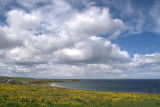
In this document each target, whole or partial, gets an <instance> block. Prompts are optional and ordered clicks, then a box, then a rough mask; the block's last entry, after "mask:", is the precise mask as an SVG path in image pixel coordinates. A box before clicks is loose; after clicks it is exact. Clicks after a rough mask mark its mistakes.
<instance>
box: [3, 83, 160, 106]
mask: <svg viewBox="0 0 160 107" xmlns="http://www.w3.org/2000/svg"><path fill="white" fill-rule="evenodd" d="M47 106H48V107H50V106H51V107H52V106H53V107H70V106H76V107H77V106H82V107H101V106H102V107H103V106H104V107H107V106H108V107H160V94H143V93H119V92H101V91H85V90H73V89H65V88H58V87H50V86H38V85H33V86H31V85H14V84H0V107H47Z"/></svg>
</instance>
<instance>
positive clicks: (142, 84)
mask: <svg viewBox="0 0 160 107" xmlns="http://www.w3.org/2000/svg"><path fill="white" fill-rule="evenodd" d="M54 84H55V85H57V86H60V87H65V88H71V89H83V90H98V91H111V92H141V93H159V94H160V79H92V80H91V79H90V80H87V79H85V80H80V81H77V82H56V83H54Z"/></svg>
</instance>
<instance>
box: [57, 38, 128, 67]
mask: <svg viewBox="0 0 160 107" xmlns="http://www.w3.org/2000/svg"><path fill="white" fill-rule="evenodd" d="M55 56H56V61H57V62H62V63H73V64H74V63H75V64H76V63H82V64H83V63H110V64H111V63H116V62H126V61H128V60H129V55H128V53H127V52H126V51H121V50H120V48H119V47H118V46H117V45H115V44H111V42H110V41H107V40H103V38H100V37H95V36H93V37H90V38H89V39H87V40H86V41H82V42H78V43H75V44H74V47H72V48H64V49H62V50H58V51H57V52H55Z"/></svg>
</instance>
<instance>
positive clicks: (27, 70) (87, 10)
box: [0, 0, 160, 79]
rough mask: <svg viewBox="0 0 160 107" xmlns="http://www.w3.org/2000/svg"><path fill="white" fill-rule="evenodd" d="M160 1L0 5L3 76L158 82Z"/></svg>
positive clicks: (6, 1) (15, 1) (11, 0)
mask: <svg viewBox="0 0 160 107" xmlns="http://www.w3.org/2000/svg"><path fill="white" fill-rule="evenodd" d="M159 5H160V1H159V0H0V75H1V76H11V77H30V78H47V79H160V6H159Z"/></svg>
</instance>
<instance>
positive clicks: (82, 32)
mask: <svg viewBox="0 0 160 107" xmlns="http://www.w3.org/2000/svg"><path fill="white" fill-rule="evenodd" d="M66 26H67V32H68V33H69V35H71V38H72V39H73V40H77V39H81V38H86V37H89V36H92V35H104V34H109V35H112V34H113V33H115V32H117V31H119V33H121V32H123V31H124V30H125V24H124V23H123V21H122V20H120V19H112V18H111V15H110V13H109V9H108V8H102V9H101V8H98V7H90V8H89V9H87V10H85V11H84V12H82V13H77V14H76V15H74V16H73V17H72V18H71V19H70V20H69V21H68V22H66ZM117 36H118V35H117Z"/></svg>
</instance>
